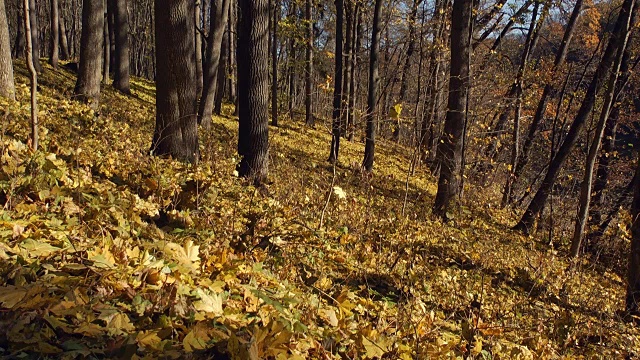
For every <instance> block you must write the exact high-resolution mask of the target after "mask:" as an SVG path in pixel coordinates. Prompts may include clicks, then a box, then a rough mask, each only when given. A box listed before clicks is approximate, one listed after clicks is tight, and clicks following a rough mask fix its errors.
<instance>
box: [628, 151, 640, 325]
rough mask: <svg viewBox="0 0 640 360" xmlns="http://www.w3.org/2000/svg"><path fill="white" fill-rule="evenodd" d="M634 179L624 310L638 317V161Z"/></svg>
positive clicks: (639, 282) (639, 310) (639, 233)
mask: <svg viewBox="0 0 640 360" xmlns="http://www.w3.org/2000/svg"><path fill="white" fill-rule="evenodd" d="M634 179H635V181H634V185H633V188H634V191H633V203H632V205H631V219H632V223H631V249H629V250H630V251H629V268H628V272H627V298H626V310H627V313H628V314H629V315H635V316H640V161H639V162H638V167H637V168H636V175H635V177H634Z"/></svg>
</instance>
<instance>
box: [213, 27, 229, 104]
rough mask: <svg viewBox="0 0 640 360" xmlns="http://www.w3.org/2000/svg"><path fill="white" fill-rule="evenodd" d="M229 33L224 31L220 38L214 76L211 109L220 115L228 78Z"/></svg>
mask: <svg viewBox="0 0 640 360" xmlns="http://www.w3.org/2000/svg"><path fill="white" fill-rule="evenodd" d="M228 52H229V32H228V31H225V33H224V36H223V37H222V46H221V47H220V61H219V64H218V74H217V75H216V82H217V83H218V84H217V85H216V99H215V105H214V107H213V113H214V114H216V115H220V114H221V113H222V100H223V99H224V95H225V91H228V90H227V89H226V88H227V78H228V77H229V70H228V68H227V60H228V58H229V56H228V55H227V53H228Z"/></svg>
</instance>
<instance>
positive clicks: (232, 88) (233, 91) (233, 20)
mask: <svg viewBox="0 0 640 360" xmlns="http://www.w3.org/2000/svg"><path fill="white" fill-rule="evenodd" d="M230 1H231V3H230V7H229V26H228V28H227V31H228V34H229V49H228V52H227V54H228V55H229V59H228V60H229V66H228V68H227V69H228V72H229V84H228V86H229V88H228V89H229V102H232V103H234V104H235V105H236V108H235V110H234V112H235V113H234V115H238V96H237V90H238V81H237V75H238V67H237V66H236V53H237V49H236V48H237V44H236V27H237V26H236V25H237V17H236V16H237V2H238V0H230Z"/></svg>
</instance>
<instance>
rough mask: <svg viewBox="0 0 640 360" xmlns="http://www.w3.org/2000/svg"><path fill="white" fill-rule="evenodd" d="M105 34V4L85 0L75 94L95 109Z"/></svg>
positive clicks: (94, 0) (98, 96)
mask: <svg viewBox="0 0 640 360" xmlns="http://www.w3.org/2000/svg"><path fill="white" fill-rule="evenodd" d="M103 34H104V5H103V1H102V0H83V2H82V36H81V38H80V43H81V45H80V66H79V68H78V80H77V81H76V88H75V90H74V93H75V95H76V96H77V97H78V99H79V100H81V101H84V102H87V103H89V104H90V106H91V107H92V108H94V109H97V108H98V103H99V100H100V80H101V79H102V61H103V57H102V42H103Z"/></svg>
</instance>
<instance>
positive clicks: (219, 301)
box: [0, 66, 640, 359]
mask: <svg viewBox="0 0 640 360" xmlns="http://www.w3.org/2000/svg"><path fill="white" fill-rule="evenodd" d="M17 70H18V71H17V75H18V76H17V80H18V82H19V86H18V90H17V92H18V99H19V100H20V102H6V101H5V100H0V109H1V110H0V116H1V117H2V119H3V129H2V137H1V139H0V156H1V157H2V161H1V169H0V206H2V210H1V212H0V260H1V262H0V326H2V327H3V328H4V329H7V331H6V333H5V334H0V356H7V357H29V356H35V355H36V354H44V355H45V356H48V357H51V358H67V359H72V358H105V357H109V358H127V359H128V358H157V356H158V355H160V354H162V356H165V357H168V358H184V357H192V358H201V357H203V356H209V357H215V356H227V357H228V358H231V359H263V358H269V359H341V358H362V359H381V358H384V359H413V358H418V359H419V358H440V357H447V358H452V357H453V358H463V357H474V358H481V359H493V358H498V359H507V358H509V359H511V358H514V359H517V358H519V359H533V358H557V357H574V356H587V357H590V356H605V357H624V356H634V354H635V355H637V353H634V351H637V349H638V348H640V333H639V331H638V330H637V329H635V328H634V327H633V326H630V325H627V324H625V323H624V322H622V321H620V320H619V319H618V317H617V315H616V314H617V310H618V309H621V308H622V299H623V294H624V282H623V280H622V279H621V278H620V276H619V275H616V274H615V273H612V272H610V271H601V270H598V269H594V268H591V267H590V266H588V265H589V264H587V263H586V262H585V263H584V266H578V267H577V269H575V270H572V271H566V268H567V265H568V263H567V261H566V259H564V258H563V257H562V256H560V255H559V254H558V253H557V252H556V251H555V250H553V249H552V248H549V247H548V246H546V245H544V244H542V243H541V242H540V241H539V240H537V239H532V238H524V237H521V236H519V235H517V234H515V233H512V232H511V231H509V230H508V225H509V224H510V222H511V221H512V220H513V219H512V217H511V216H510V214H507V213H504V212H502V211H500V210H496V209H494V208H493V207H492V206H491V204H492V203H491V202H490V201H489V199H491V198H498V197H497V196H494V195H493V194H491V193H490V192H491V190H485V189H483V190H482V191H481V190H479V189H475V188H473V187H470V188H469V189H468V190H467V194H469V195H467V196H468V197H469V198H470V199H471V200H468V202H467V203H465V204H464V206H463V207H461V210H460V211H459V212H458V213H455V214H451V215H452V218H453V220H452V221H451V223H449V224H442V223H441V222H439V221H437V220H433V218H432V217H431V215H430V213H429V210H428V209H429V207H430V204H431V203H432V200H433V196H434V193H435V185H434V182H433V179H431V178H430V177H429V175H427V174H425V171H424V170H423V169H418V171H417V172H416V174H415V175H410V173H409V172H408V168H409V164H410V161H411V158H412V155H413V154H411V153H410V151H409V150H408V149H405V148H402V147H398V146H397V145H393V144H387V143H384V142H383V143H382V146H380V152H379V154H378V159H379V160H377V161H378V162H377V164H376V170H375V174H374V175H373V176H368V175H363V174H361V173H360V172H359V171H358V167H359V159H360V156H361V154H362V144H360V143H347V144H345V146H344V147H343V150H344V153H343V154H341V156H342V157H341V161H342V165H339V166H337V167H336V168H335V169H334V168H332V167H329V166H328V165H327V163H326V161H325V157H326V151H327V144H329V139H330V138H329V134H328V132H327V131H322V130H311V129H307V128H304V127H301V126H300V125H299V124H297V123H295V122H292V121H286V122H285V125H284V126H283V127H281V128H272V129H270V131H271V133H270V136H271V143H272V145H271V149H270V157H271V164H272V166H271V175H270V177H271V178H272V180H273V184H271V185H269V186H268V187H267V188H266V189H256V188H254V187H252V186H250V185H248V184H245V183H244V181H243V180H242V179H239V178H237V177H236V176H234V169H235V166H236V164H237V162H238V160H239V159H237V157H236V155H235V146H234V144H235V141H236V134H237V123H236V121H235V119H232V118H226V117H215V118H214V119H213V126H212V130H211V131H209V132H207V133H204V134H202V135H203V138H202V141H201V153H202V154H203V159H202V161H201V162H200V163H199V164H198V165H193V166H191V165H184V164H181V163H178V162H174V161H172V160H169V159H159V158H155V157H151V156H149V153H148V147H149V143H150V140H151V134H152V129H153V121H154V106H153V98H154V88H153V86H152V84H150V83H147V82H144V81H142V80H134V81H133V84H132V86H133V95H132V96H130V97H128V96H124V95H120V94H118V93H115V92H112V91H111V90H110V89H109V88H105V90H104V93H103V98H102V105H101V108H100V110H99V114H96V113H94V112H93V111H92V110H90V109H88V108H87V107H85V106H83V105H81V104H78V103H76V102H73V101H70V100H69V98H70V95H71V91H72V89H73V83H74V79H73V77H72V76H71V75H70V74H69V73H67V72H65V71H62V70H61V71H57V72H56V71H54V70H52V69H51V68H49V67H47V68H46V70H45V71H44V73H43V79H42V84H41V85H42V86H41V90H42V91H41V93H40V94H39V103H40V105H41V107H40V117H41V119H42V120H41V121H42V126H43V131H42V133H43V134H42V140H41V142H42V145H43V150H41V151H38V152H36V153H33V152H31V151H30V150H29V149H28V146H27V145H26V144H25V143H26V141H27V138H28V136H27V131H28V126H27V124H28V114H29V108H28V101H26V99H27V98H28V95H29V94H28V89H27V87H26V85H25V82H26V81H27V79H26V77H25V75H26V72H25V70H24V68H23V67H21V66H19V67H17Z"/></svg>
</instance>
